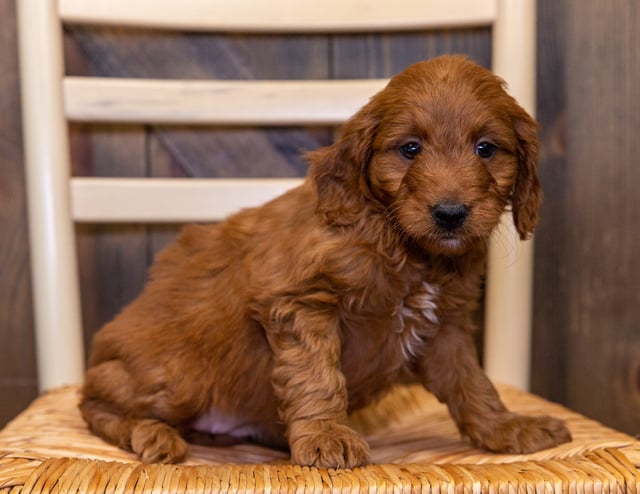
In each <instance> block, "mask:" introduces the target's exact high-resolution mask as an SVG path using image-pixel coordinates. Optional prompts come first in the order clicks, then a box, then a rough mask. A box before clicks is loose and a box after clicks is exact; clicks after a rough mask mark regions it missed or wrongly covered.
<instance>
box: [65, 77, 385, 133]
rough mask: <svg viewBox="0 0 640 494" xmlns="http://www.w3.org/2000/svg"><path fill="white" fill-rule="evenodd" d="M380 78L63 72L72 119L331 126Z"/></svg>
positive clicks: (352, 110)
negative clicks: (143, 76) (111, 75)
mask: <svg viewBox="0 0 640 494" xmlns="http://www.w3.org/2000/svg"><path fill="white" fill-rule="evenodd" d="M385 84H386V80H382V79H375V80H366V79H364V80H329V81H291V80H287V81H220V80H218V81H185V80H150V79H116V78H92V77H67V78H65V82H64V92H65V112H66V114H67V117H68V118H69V120H72V121H92V122H105V121H108V122H148V123H193V124H220V125H307V124H319V125H335V124H339V123H342V122H344V121H345V120H346V119H347V118H348V117H350V116H351V115H352V114H353V113H355V112H356V111H357V110H358V109H359V108H360V107H361V106H362V105H364V104H365V103H366V102H367V101H368V99H369V98H370V97H371V96H372V95H373V94H374V93H376V92H377V91H379V90H380V89H382V88H383V87H384V85H385Z"/></svg>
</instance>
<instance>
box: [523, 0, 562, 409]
mask: <svg viewBox="0 0 640 494" xmlns="http://www.w3.org/2000/svg"><path fill="white" fill-rule="evenodd" d="M565 7H566V3H565V2H557V1H555V0H539V1H538V44H537V47H538V64H537V73H538V82H537V103H538V104H537V115H536V117H537V119H538V121H539V123H540V139H541V156H540V162H539V166H538V172H539V175H540V181H541V183H542V188H543V189H544V201H543V203H542V209H541V212H540V224H539V225H538V228H537V230H536V236H535V261H534V262H535V282H534V314H533V338H532V355H531V360H532V369H531V387H532V390H534V391H535V392H537V393H540V394H542V395H544V396H545V397H547V398H549V399H552V400H554V401H559V402H562V401H563V400H564V399H565V394H566V393H565V385H566V369H565V367H566V365H565V364H566V358H565V353H566V351H567V344H566V336H567V332H566V328H567V327H568V326H567V325H568V315H567V307H566V301H567V299H568V297H569V294H568V291H567V289H568V284H567V277H568V275H569V273H568V270H567V264H566V262H567V260H566V255H567V253H568V252H569V250H568V249H569V246H568V245H567V242H566V240H567V239H566V235H565V232H566V230H567V221H569V219H570V218H569V216H568V215H567V204H566V202H567V201H566V189H567V180H568V177H567V172H568V168H567V166H566V160H567V149H566V147H567V145H566V133H567V129H566V124H567V113H566V111H567V107H566V91H565V61H564V48H565V44H566V42H565V26H566V15H567V14H566V8H565Z"/></svg>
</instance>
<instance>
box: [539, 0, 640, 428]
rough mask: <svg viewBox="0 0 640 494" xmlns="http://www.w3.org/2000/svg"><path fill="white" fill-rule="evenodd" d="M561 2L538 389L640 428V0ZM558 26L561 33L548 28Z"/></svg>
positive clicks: (549, 20) (547, 107)
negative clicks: (639, 62) (639, 189)
mask: <svg viewBox="0 0 640 494" xmlns="http://www.w3.org/2000/svg"><path fill="white" fill-rule="evenodd" d="M557 3H558V4H562V6H560V5H557V4H556V2H554V1H553V0H543V1H542V2H541V5H543V6H544V7H545V10H544V11H542V13H543V17H542V23H543V26H542V28H541V29H540V32H541V36H542V40H543V41H545V42H547V43H548V42H550V41H553V42H555V43H557V48H555V49H554V48H553V47H552V46H550V45H545V44H543V45H541V46H542V48H543V50H542V52H541V70H540V72H541V76H542V77H541V80H542V81H543V83H547V84H548V83H549V78H550V77H552V78H557V77H559V78H560V83H559V84H557V85H556V84H554V85H546V86H543V88H542V89H543V92H542V95H541V101H540V105H539V107H540V108H541V110H542V113H543V115H544V122H545V123H546V124H547V125H548V126H549V127H548V128H546V129H545V144H546V146H545V147H546V152H545V157H544V160H543V163H542V170H543V179H544V180H543V182H544V184H545V185H546V193H547V194H546V196H547V203H546V206H545V217H544V222H543V226H542V227H541V229H540V231H539V232H538V233H539V234H538V237H537V255H536V260H537V268H536V274H537V283H536V286H537V289H536V295H537V298H536V309H537V310H536V326H537V332H536V335H535V338H536V339H537V341H536V345H535V348H536V352H535V356H536V368H535V371H534V384H535V387H534V389H535V390H536V391H541V392H542V393H545V394H549V395H550V396H552V397H553V398H555V399H559V400H560V401H562V402H564V403H566V404H567V405H569V406H570V407H572V408H574V409H576V410H578V411H580V412H583V413H585V414H587V415H589V416H591V417H594V418H596V419H599V420H601V421H603V422H605V423H607V424H610V425H612V426H614V427H617V428H620V429H622V430H626V431H628V432H630V433H634V434H637V433H638V432H640V258H639V257H638V252H640V195H639V194H638V193H637V187H638V185H639V184H640V168H639V167H638V160H639V158H640V140H639V139H638V131H639V130H640V90H639V89H638V88H640V68H639V65H638V64H637V49H638V46H640V36H639V35H638V29H637V26H638V25H639V23H640V5H639V4H638V3H637V2H635V0H626V1H617V2H582V1H578V0H569V1H566V2H557ZM552 12H555V13H557V14H560V17H559V20H558V18H555V17H554V16H553V14H552ZM547 29H551V31H547ZM548 33H553V35H554V36H556V39H555V40H549V39H548V38H545V37H544V36H545V34H548ZM554 52H555V55H554ZM559 57H561V58H559ZM545 62H546V63H548V65H545ZM563 68H564V70H562V69H563ZM562 79H564V84H562V82H561V81H562ZM559 90H560V91H561V95H560V96H559V95H558V94H557V92H558V91H559ZM534 341H535V340H534Z"/></svg>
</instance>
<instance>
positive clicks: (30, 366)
mask: <svg viewBox="0 0 640 494" xmlns="http://www.w3.org/2000/svg"><path fill="white" fill-rule="evenodd" d="M15 23H16V16H15V5H14V3H13V1H10V0H0V426H2V425H3V424H4V423H5V422H6V421H7V420H9V419H10V418H11V417H13V416H14V415H15V414H16V413H18V412H19V411H20V410H21V409H22V408H24V406H25V405H26V404H28V403H29V401H31V399H32V398H33V397H34V396H35V394H36V392H37V380H36V368H35V355H34V354H35V350H34V339H33V318H32V312H31V285H30V281H29V250H28V246H27V243H28V235H27V223H26V204H25V200H26V199H25V190H24V174H23V168H22V150H21V147H22V145H21V129H20V106H19V89H18V60H17V52H16V49H17V48H16V31H15V29H16V25H15Z"/></svg>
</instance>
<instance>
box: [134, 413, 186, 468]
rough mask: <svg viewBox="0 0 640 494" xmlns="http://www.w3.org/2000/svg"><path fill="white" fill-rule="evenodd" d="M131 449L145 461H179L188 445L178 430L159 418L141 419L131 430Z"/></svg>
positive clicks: (184, 454)
mask: <svg viewBox="0 0 640 494" xmlns="http://www.w3.org/2000/svg"><path fill="white" fill-rule="evenodd" d="M131 450H132V451H133V452H134V453H136V454H137V455H138V456H139V457H140V459H141V460H142V461H143V462H144V463H177V462H179V461H181V460H183V459H184V457H185V456H186V455H187V450H188V446H187V443H186V442H185V440H184V439H182V437H180V434H178V431H177V430H176V429H174V428H173V427H171V426H170V425H169V424H166V423H164V422H160V421H159V420H152V419H146V420H140V421H139V422H138V423H137V424H136V425H135V426H134V427H133V430H132V431H131Z"/></svg>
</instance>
